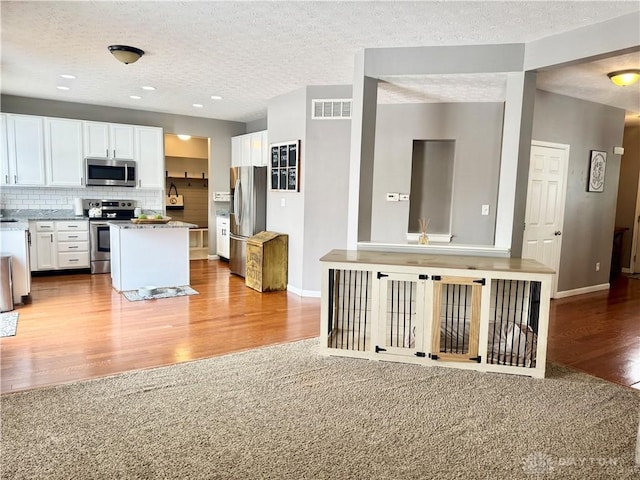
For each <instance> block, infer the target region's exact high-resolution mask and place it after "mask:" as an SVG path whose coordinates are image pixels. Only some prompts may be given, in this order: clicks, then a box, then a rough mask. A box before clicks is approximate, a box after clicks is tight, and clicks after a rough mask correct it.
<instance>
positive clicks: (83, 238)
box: [57, 230, 89, 242]
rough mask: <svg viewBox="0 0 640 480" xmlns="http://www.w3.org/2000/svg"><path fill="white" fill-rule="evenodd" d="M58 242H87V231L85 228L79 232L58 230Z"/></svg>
mask: <svg viewBox="0 0 640 480" xmlns="http://www.w3.org/2000/svg"><path fill="white" fill-rule="evenodd" d="M57 237H58V241H59V242H87V241H88V240H89V232H87V231H86V230H85V231H84V232H83V231H79V232H58V235H57Z"/></svg>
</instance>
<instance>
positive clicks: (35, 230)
mask: <svg viewBox="0 0 640 480" xmlns="http://www.w3.org/2000/svg"><path fill="white" fill-rule="evenodd" d="M29 231H30V232H31V271H32V272H36V271H39V270H55V268H56V243H55V222H53V221H37V222H29Z"/></svg>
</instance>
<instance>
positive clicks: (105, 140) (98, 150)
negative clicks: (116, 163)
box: [84, 122, 111, 158]
mask: <svg viewBox="0 0 640 480" xmlns="http://www.w3.org/2000/svg"><path fill="white" fill-rule="evenodd" d="M84 156H85V157H91V158H111V157H110V156H109V124H108V123H97V122H84Z"/></svg>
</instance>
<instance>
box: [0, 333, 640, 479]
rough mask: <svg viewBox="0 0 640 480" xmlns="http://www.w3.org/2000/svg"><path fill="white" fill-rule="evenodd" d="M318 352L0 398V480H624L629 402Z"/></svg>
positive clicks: (631, 442)
mask: <svg viewBox="0 0 640 480" xmlns="http://www.w3.org/2000/svg"><path fill="white" fill-rule="evenodd" d="M317 345H318V340H317V339H315V340H307V341H302V342H296V343H292V344H286V345H280V346H275V347H267V348H262V349H258V350H251V351H248V352H244V353H239V354H232V355H226V356H222V357H217V358H212V359H207V360H200V361H195V362H189V363H182V364H179V365H174V366H171V367H165V368H157V369H150V370H142V371H136V372H130V373H126V374H122V375H117V376H114V377H109V378H105V379H98V380H92V381H86V382H80V383H75V384H70V385H63V386H58V387H53V388H45V389H38V390H33V391H29V392H25V393H15V394H9V395H4V396H3V397H2V399H1V400H2V421H3V425H2V462H1V464H2V467H1V468H2V478H11V479H26V478H29V479H72V478H73V479H101V480H104V479H160V478H162V479H243V480H244V479H254V478H273V479H473V480H475V479H492V480H493V479H508V480H513V479H541V478H544V479H546V478H558V479H580V480H583V479H606V478H611V479H613V478H615V479H631V478H638V474H639V473H640V471H638V470H637V469H636V467H635V464H634V461H633V456H634V449H635V439H636V433H637V430H638V423H637V422H638V411H639V409H640V398H639V394H638V392H637V391H635V390H632V389H629V388H625V387H621V386H618V385H614V384H611V383H608V382H605V381H602V380H599V379H596V378H594V377H590V376H588V375H585V374H582V373H578V372H575V371H571V370H568V369H565V368H561V367H557V366H550V368H549V369H548V378H546V379H543V380H539V379H538V380H537V379H531V378H528V377H517V376H511V375H498V374H483V373H477V372H470V371H463V370H453V369H446V368H439V367H431V368H430V367H422V366H417V365H406V364H398V363H388V362H373V361H367V360H360V359H351V358H339V357H325V356H321V355H319V354H317V353H316V351H317Z"/></svg>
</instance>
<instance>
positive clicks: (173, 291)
mask: <svg viewBox="0 0 640 480" xmlns="http://www.w3.org/2000/svg"><path fill="white" fill-rule="evenodd" d="M122 294H123V295H124V296H125V298H126V299H127V300H129V301H130V302H139V301H140V300H157V299H159V298H173V297H183V296H185V295H199V292H197V291H196V290H194V289H193V288H191V287H189V286H188V285H185V286H182V287H163V288H158V289H157V292H156V293H154V294H153V295H140V293H138V290H127V291H125V292H122Z"/></svg>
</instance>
